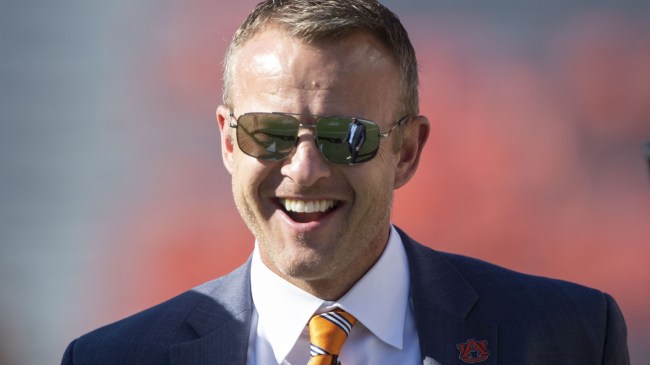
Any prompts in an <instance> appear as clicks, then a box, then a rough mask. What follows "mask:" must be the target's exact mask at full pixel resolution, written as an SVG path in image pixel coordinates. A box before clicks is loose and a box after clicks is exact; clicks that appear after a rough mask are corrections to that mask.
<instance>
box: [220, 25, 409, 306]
mask: <svg viewBox="0 0 650 365" xmlns="http://www.w3.org/2000/svg"><path fill="white" fill-rule="evenodd" d="M235 57H236V58H235V59H234V62H235V65H236V66H235V69H234V79H233V80H234V82H233V84H234V85H235V87H234V93H233V104H234V105H233V108H234V110H232V111H231V110H229V109H227V108H225V107H223V106H220V107H219V109H218V111H217V116H218V120H219V123H220V127H221V132H222V151H223V158H224V163H225V165H226V168H227V169H228V170H229V172H230V173H231V174H232V188H233V194H234V199H235V204H236V206H237V209H238V210H239V212H240V214H241V216H242V217H243V219H244V221H245V222H246V224H247V225H248V227H249V228H250V229H251V231H252V232H253V234H254V235H255V237H256V238H257V241H258V243H259V249H260V254H261V258H262V261H263V262H264V263H265V264H266V266H267V267H269V268H270V269H271V270H272V271H274V272H275V273H277V274H278V275H280V276H281V277H283V278H285V279H286V280H288V281H289V282H292V283H294V284H295V285H297V286H299V287H301V288H303V289H305V290H307V291H309V292H311V293H313V294H317V295H319V296H321V297H323V296H334V297H338V296H340V295H342V294H343V293H344V292H345V291H347V290H348V289H349V287H350V286H351V285H352V283H354V282H356V280H358V279H359V278H360V277H361V276H362V275H363V274H364V273H365V272H366V271H367V270H368V269H369V268H370V267H371V266H372V264H374V262H375V261H376V260H377V258H378V257H379V256H380V255H381V252H382V251H383V249H384V247H385V244H386V242H387V239H388V232H389V219H390V205H391V199H392V193H393V189H394V187H395V184H396V182H397V184H398V185H401V184H402V183H401V182H400V181H401V179H400V178H399V177H397V176H396V175H397V174H399V171H397V170H398V169H396V166H397V165H398V161H399V154H396V153H394V152H393V143H395V142H394V140H393V137H392V136H391V138H381V144H380V148H379V151H378V153H377V155H376V156H375V158H374V159H372V160H370V161H368V162H365V163H362V164H358V165H354V166H347V165H334V164H331V163H329V162H328V161H327V160H325V159H324V158H323V156H322V155H321V154H320V152H319V150H318V147H317V145H316V144H315V143H314V131H313V130H312V129H309V128H301V129H300V131H299V133H298V135H299V141H298V144H297V147H296V148H295V150H294V151H293V152H292V154H290V155H289V156H288V157H287V158H286V159H284V160H282V161H260V160H257V159H256V158H253V157H250V156H247V155H246V154H244V153H243V152H242V151H241V150H239V148H238V146H237V142H236V139H235V133H234V130H230V129H229V127H228V125H229V124H230V123H231V122H234V120H232V119H231V118H230V117H229V116H228V114H229V113H230V112H232V113H234V114H235V116H239V115H241V114H243V113H249V112H287V113H299V114H305V115H346V116H360V117H363V118H367V119H370V120H373V121H375V122H376V123H377V124H378V125H379V127H380V130H381V131H387V130H388V129H390V127H392V125H393V124H394V122H395V121H396V120H397V119H398V118H399V117H401V116H400V115H398V112H399V110H400V109H398V97H397V95H398V90H399V82H398V71H397V68H396V66H395V63H394V61H393V60H392V59H391V58H390V56H389V55H388V54H387V53H386V52H385V51H384V49H383V47H382V46H381V45H380V44H379V42H377V41H376V40H374V39H373V38H372V37H369V36H367V35H364V34H358V35H353V36H351V37H347V38H344V39H342V40H337V41H336V42H328V43H314V44H311V45H310V44H306V43H303V42H302V41H299V40H297V39H294V38H292V37H290V36H289V35H287V34H285V33H284V32H283V31H281V30H278V29H274V28H269V29H266V30H264V31H263V32H261V33H260V34H258V35H256V36H255V37H254V38H253V39H251V40H250V41H249V42H248V43H246V44H245V45H244V46H243V47H242V48H241V49H240V50H239V51H238V53H237V54H236V56H235ZM299 118H301V122H303V123H313V122H314V121H315V120H314V118H313V117H309V116H303V117H299ZM228 135H231V136H232V140H229V139H228V137H227V136H228ZM314 208H315V209H316V210H317V212H310V213H306V212H305V210H309V211H311V210H313V209H314ZM334 288H336V289H334ZM328 299H336V298H328Z"/></svg>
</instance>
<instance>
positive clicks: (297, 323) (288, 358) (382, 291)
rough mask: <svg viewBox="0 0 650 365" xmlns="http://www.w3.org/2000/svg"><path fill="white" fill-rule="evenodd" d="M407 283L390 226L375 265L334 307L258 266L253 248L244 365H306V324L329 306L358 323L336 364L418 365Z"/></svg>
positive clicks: (400, 249)
mask: <svg viewBox="0 0 650 365" xmlns="http://www.w3.org/2000/svg"><path fill="white" fill-rule="evenodd" d="M409 282H410V280H409V268H408V259H407V257H406V252H405V251H404V246H403V245H402V240H401V238H400V236H399V234H398V233H397V231H396V230H395V229H394V228H393V227H391V231H390V236H389V239H388V244H387V246H386V249H385V250H384V252H383V253H382V256H381V257H380V258H379V260H378V261H377V263H376V264H375V265H374V266H373V267H372V268H371V269H370V271H368V272H367V273H366V275H364V276H363V277H362V278H361V280H359V281H358V282H357V283H356V284H355V285H354V286H353V287H352V289H350V291H349V292H348V293H346V294H345V295H344V296H343V297H342V298H341V299H339V300H338V301H336V302H330V301H324V300H322V299H319V298H317V297H315V296H313V295H311V294H309V293H307V292H305V291H303V290H302V289H300V288H298V287H296V286H294V285H292V284H290V283H289V282H287V281H285V280H284V279H282V278H280V277H279V276H278V275H276V274H275V273H273V272H272V271H271V270H270V269H269V268H267V267H266V266H265V265H264V263H262V261H261V259H260V255H259V251H258V247H257V244H256V245H255V250H254V252H253V260H252V265H251V291H252V295H253V304H254V305H255V311H254V313H253V318H252V324H251V326H252V327H251V334H250V339H249V343H248V360H247V364H248V365H268V364H278V365H305V364H307V361H308V360H309V330H308V328H307V322H308V321H309V319H310V318H311V316H312V315H313V314H314V313H317V312H324V311H327V310H328V309H331V308H334V307H341V308H343V309H344V310H346V311H347V312H349V313H351V314H352V315H353V316H355V317H356V318H357V320H358V322H357V324H356V325H355V326H354V328H353V329H352V331H351V332H350V337H349V338H348V340H347V341H346V342H345V345H343V349H342V350H341V354H340V356H339V359H340V361H341V363H342V364H344V365H367V364H373V365H394V364H417V363H418V362H419V363H421V361H422V360H421V359H420V345H419V342H418V334H417V329H416V324H415V318H414V316H413V312H412V309H411V305H410V300H409Z"/></svg>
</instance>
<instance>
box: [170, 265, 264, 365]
mask: <svg viewBox="0 0 650 365" xmlns="http://www.w3.org/2000/svg"><path fill="white" fill-rule="evenodd" d="M195 290H197V291H199V292H201V293H202V294H203V295H204V296H205V297H204V298H203V300H202V301H201V302H200V303H199V304H198V305H197V306H196V307H195V309H194V310H193V311H192V313H191V314H190V315H189V316H188V318H187V323H188V325H189V326H190V327H191V328H192V329H193V330H194V331H195V332H196V333H197V335H198V339H196V340H193V341H190V342H186V343H181V344H178V345H176V346H173V347H172V348H171V350H170V358H171V364H188V365H198V364H233V365H237V364H241V365H244V364H246V354H247V351H248V339H249V333H250V327H251V316H252V314H253V301H252V298H251V290H250V259H249V260H248V261H247V262H246V264H244V265H243V266H242V267H240V268H239V269H237V270H235V271H234V272H232V273H231V274H229V275H227V276H225V277H223V278H222V279H218V280H215V281H213V282H210V283H207V284H205V285H203V286H201V287H199V288H197V289H195Z"/></svg>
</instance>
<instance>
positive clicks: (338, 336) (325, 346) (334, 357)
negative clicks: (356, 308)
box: [307, 309, 357, 365]
mask: <svg viewBox="0 0 650 365" xmlns="http://www.w3.org/2000/svg"><path fill="white" fill-rule="evenodd" d="M355 323H357V320H356V318H354V316H352V315H351V314H350V313H348V312H346V311H344V310H342V309H336V310H334V311H332V312H325V313H321V314H317V315H315V316H313V317H311V319H310V320H309V340H310V342H311V351H310V354H311V358H310V359H309V362H308V363H307V365H339V364H340V362H339V353H340V352H341V347H343V343H344V342H345V340H347V339H348V336H349V335H350V330H351V329H352V326H354V324H355Z"/></svg>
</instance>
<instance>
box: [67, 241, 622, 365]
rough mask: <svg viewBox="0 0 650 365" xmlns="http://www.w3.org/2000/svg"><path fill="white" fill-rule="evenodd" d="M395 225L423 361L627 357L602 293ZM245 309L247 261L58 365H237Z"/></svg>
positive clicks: (126, 322)
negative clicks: (448, 247) (416, 236)
mask: <svg viewBox="0 0 650 365" xmlns="http://www.w3.org/2000/svg"><path fill="white" fill-rule="evenodd" d="M398 231H399V233H400V236H401V238H402V241H403V242H404V247H405V249H406V253H407V255H408V259H409V265H410V272H411V289H410V295H411V303H412V306H413V313H414V314H415V317H416V322H417V327H418V336H419V341H420V351H421V357H422V364H424V365H434V364H444V365H447V364H464V363H479V364H485V365H487V364H512V365H522V364H554V365H555V364H571V365H578V364H585V365H587V364H588V365H593V364H608V365H609V364H629V356H628V349H627V340H626V336H627V331H626V327H625V321H624V320H623V316H622V314H621V311H620V310H619V308H618V306H617V305H616V302H615V301H614V299H613V298H612V297H610V296H609V295H607V294H604V293H602V292H600V291H597V290H594V289H589V288H586V287H583V286H579V285H576V284H572V283H568V282H565V281H560V280H553V279H548V278H541V277H536V276H530V275H525V274H521V273H516V272H513V271H510V270H507V269H504V268H501V267H498V266H495V265H492V264H489V263H486V262H483V261H480V260H476V259H472V258H468V257H464V256H459V255H453V254H448V253H443V252H438V251H434V250H432V249H430V248H428V247H425V246H422V245H420V244H419V243H417V242H415V241H414V240H412V239H411V238H410V237H408V236H407V235H406V234H405V233H404V232H403V231H401V230H398ZM252 313H253V302H252V298H251V290H250V259H249V260H248V261H247V262H246V263H245V264H244V265H243V266H241V267H240V268H238V269H236V270H235V271H233V272H232V273H230V274H228V275H226V276H224V277H221V278H218V279H216V280H213V281H210V282H208V283H206V284H203V285H201V286H199V287H197V288H195V289H193V290H190V291H188V292H185V293H183V294H181V295H179V296H177V297H175V298H173V299H170V300H168V301H166V302H164V303H162V304H159V305H157V306H155V307H152V308H150V309H147V310H145V311H143V312H140V313H138V314H135V315H133V316H131V317H128V318H126V319H123V320H121V321H118V322H116V323H113V324H110V325H107V326H105V327H102V328H99V329H97V330H95V331H93V332H90V333H89V334H86V335H84V336H82V337H80V338H78V339H76V340H74V341H73V342H72V343H71V344H70V345H69V346H68V348H67V349H66V351H65V354H64V355H63V360H62V364H77V365H79V364H89V365H90V364H92V365H103V364H106V365H118V364H133V365H136V364H137V365H144V364H187V365H190V364H197V365H198V364H227V365H239V364H240V365H245V364H246V354H247V351H248V339H249V331H250V328H251V315H252ZM368 365H370V364H368Z"/></svg>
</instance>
